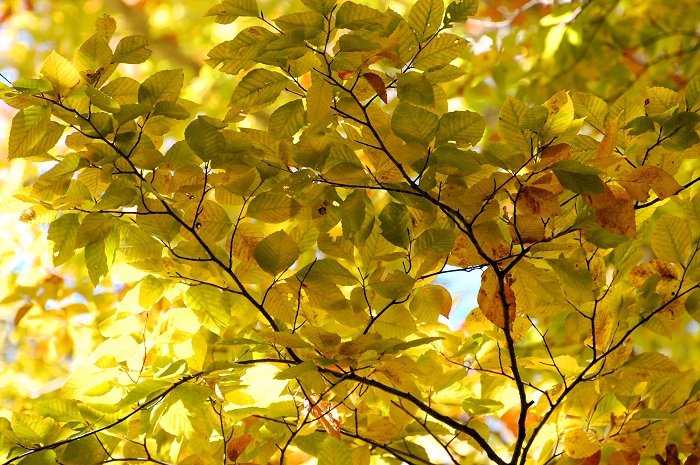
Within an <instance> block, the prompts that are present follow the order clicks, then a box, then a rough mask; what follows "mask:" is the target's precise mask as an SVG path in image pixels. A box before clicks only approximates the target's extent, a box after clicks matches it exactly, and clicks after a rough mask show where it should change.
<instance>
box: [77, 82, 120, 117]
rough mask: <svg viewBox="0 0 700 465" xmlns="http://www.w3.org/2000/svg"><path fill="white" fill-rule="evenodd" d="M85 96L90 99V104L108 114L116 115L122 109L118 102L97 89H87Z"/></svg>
mask: <svg viewBox="0 0 700 465" xmlns="http://www.w3.org/2000/svg"><path fill="white" fill-rule="evenodd" d="M85 94H86V95H87V96H88V98H89V99H90V103H92V104H93V105H95V106H96V107H97V108H99V109H100V110H104V111H106V112H108V113H114V112H117V111H119V110H120V109H121V107H120V106H119V103H117V101H116V100H114V99H113V98H112V97H110V96H109V95H107V94H105V93H104V92H102V91H100V90H97V89H95V88H94V87H90V86H88V87H86V88H85Z"/></svg>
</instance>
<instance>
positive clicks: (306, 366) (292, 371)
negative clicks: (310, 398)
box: [275, 360, 318, 379]
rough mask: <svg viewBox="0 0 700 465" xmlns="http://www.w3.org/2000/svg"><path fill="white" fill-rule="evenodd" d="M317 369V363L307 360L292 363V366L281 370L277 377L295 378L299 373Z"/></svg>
mask: <svg viewBox="0 0 700 465" xmlns="http://www.w3.org/2000/svg"><path fill="white" fill-rule="evenodd" d="M316 370H318V367H317V366H316V364H315V363H314V362H312V361H311V360H307V361H306V362H303V363H300V364H299V365H292V366H291V367H289V368H286V369H284V370H282V371H280V372H279V373H277V374H276V375H275V379H294V378H296V377H297V376H299V375H303V374H304V373H308V372H310V371H316Z"/></svg>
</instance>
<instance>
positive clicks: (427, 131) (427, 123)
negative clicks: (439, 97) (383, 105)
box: [391, 102, 438, 145]
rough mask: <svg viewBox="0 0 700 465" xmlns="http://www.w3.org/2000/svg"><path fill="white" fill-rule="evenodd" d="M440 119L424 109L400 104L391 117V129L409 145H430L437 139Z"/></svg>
mask: <svg viewBox="0 0 700 465" xmlns="http://www.w3.org/2000/svg"><path fill="white" fill-rule="evenodd" d="M437 127H438V117H437V116H436V115H435V114H434V113H431V112H429V111H428V110H423V109H422V108H418V107H415V106H413V105H409V104H407V103H403V102H399V104H398V105H397V106H396V109H395V110H394V114H393V115H392V117H391V129H392V131H394V133H395V134H396V135H397V136H399V137H400V138H401V139H403V140H404V141H406V142H408V143H412V142H415V143H418V144H421V145H428V143H429V142H430V141H431V140H432V139H433V137H435V133H436V132H437Z"/></svg>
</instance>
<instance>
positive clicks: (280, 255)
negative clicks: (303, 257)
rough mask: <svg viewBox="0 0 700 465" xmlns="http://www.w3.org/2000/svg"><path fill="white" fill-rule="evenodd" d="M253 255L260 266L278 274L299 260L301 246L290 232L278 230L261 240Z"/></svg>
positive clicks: (272, 273)
mask: <svg viewBox="0 0 700 465" xmlns="http://www.w3.org/2000/svg"><path fill="white" fill-rule="evenodd" d="M253 256H254V257H255V261H256V262H258V265H260V268H262V269H263V270H265V271H267V272H268V273H270V274H271V275H273V276H276V275H277V274H278V273H280V272H281V271H284V270H286V269H287V268H289V267H290V266H292V265H293V264H294V262H296V261H297V258H299V246H298V245H297V244H296V242H294V240H293V239H292V238H291V237H289V234H287V233H286V232H284V231H277V232H274V233H272V234H270V235H269V236H267V237H265V239H263V240H262V241H260V243H259V244H258V245H257V247H256V248H255V252H254V255H253Z"/></svg>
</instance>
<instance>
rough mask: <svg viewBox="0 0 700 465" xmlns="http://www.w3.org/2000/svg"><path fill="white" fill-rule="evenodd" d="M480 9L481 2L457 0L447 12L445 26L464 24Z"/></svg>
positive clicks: (449, 6) (476, 0) (450, 5)
mask: <svg viewBox="0 0 700 465" xmlns="http://www.w3.org/2000/svg"><path fill="white" fill-rule="evenodd" d="M478 9H479V0H455V1H453V2H451V3H450V4H449V5H447V9H446V10H445V26H451V25H452V23H464V22H466V21H467V19H469V17H470V16H474V15H475V14H476V12H477V10H478Z"/></svg>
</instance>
